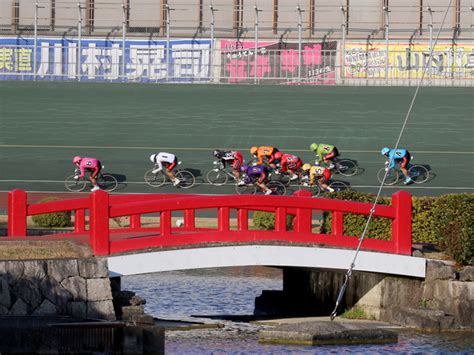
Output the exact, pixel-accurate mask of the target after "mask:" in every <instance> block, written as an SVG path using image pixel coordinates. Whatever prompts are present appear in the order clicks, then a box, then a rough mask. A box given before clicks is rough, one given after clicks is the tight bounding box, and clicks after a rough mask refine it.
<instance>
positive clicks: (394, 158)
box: [380, 147, 413, 185]
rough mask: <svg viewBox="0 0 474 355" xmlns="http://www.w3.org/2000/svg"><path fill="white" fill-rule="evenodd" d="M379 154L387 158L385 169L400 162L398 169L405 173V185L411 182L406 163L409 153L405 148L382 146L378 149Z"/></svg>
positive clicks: (407, 162)
mask: <svg viewBox="0 0 474 355" xmlns="http://www.w3.org/2000/svg"><path fill="white" fill-rule="evenodd" d="M380 154H382V155H383V156H385V157H387V158H388V162H386V163H385V165H387V167H386V170H389V169H393V168H395V165H396V164H400V170H401V171H402V173H403V175H405V181H404V182H403V183H404V184H405V185H408V184H410V183H412V182H413V180H412V179H411V178H410V176H409V175H408V170H407V168H408V164H409V163H410V159H411V155H410V153H409V152H408V150H406V149H396V150H395V149H390V148H388V147H383V148H382V150H381V151H380Z"/></svg>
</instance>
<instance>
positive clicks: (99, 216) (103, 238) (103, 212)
mask: <svg viewBox="0 0 474 355" xmlns="http://www.w3.org/2000/svg"><path fill="white" fill-rule="evenodd" d="M89 198H90V226H89V229H90V231H89V242H90V245H91V247H92V251H93V253H94V255H96V256H97V255H109V254H110V243H109V194H108V193H107V192H105V191H102V190H99V191H95V192H93V193H92V194H91V195H90V197H89Z"/></svg>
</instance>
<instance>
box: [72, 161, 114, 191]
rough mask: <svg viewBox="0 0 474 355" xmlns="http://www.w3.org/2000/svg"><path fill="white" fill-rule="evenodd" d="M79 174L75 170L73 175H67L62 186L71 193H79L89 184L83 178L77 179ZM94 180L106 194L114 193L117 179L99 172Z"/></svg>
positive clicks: (78, 171) (86, 179) (88, 181)
mask: <svg viewBox="0 0 474 355" xmlns="http://www.w3.org/2000/svg"><path fill="white" fill-rule="evenodd" d="M103 168H104V166H103V165H102V169H103ZM80 174H81V171H80V170H79V169H75V170H74V174H73V175H69V176H68V177H66V179H65V180H64V186H65V187H66V189H67V190H69V191H71V192H80V191H83V190H84V189H85V188H86V186H87V184H88V183H90V180H89V179H88V178H86V177H85V176H84V177H82V178H78V177H79V175H80ZM96 180H97V185H98V186H99V187H100V189H101V190H104V191H107V192H112V191H114V190H115V189H116V188H117V186H118V182H117V179H116V178H115V177H114V176H113V175H111V174H107V173H101V172H100V173H99V174H98V175H97V177H96ZM91 185H92V184H91Z"/></svg>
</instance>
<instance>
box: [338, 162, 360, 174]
mask: <svg viewBox="0 0 474 355" xmlns="http://www.w3.org/2000/svg"><path fill="white" fill-rule="evenodd" d="M336 170H337V172H338V173H339V174H341V175H344V176H353V175H355V174H357V165H356V164H355V163H354V162H353V161H351V160H347V159H343V160H338V161H337V162H336Z"/></svg>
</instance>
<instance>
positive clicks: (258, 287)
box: [122, 267, 474, 355]
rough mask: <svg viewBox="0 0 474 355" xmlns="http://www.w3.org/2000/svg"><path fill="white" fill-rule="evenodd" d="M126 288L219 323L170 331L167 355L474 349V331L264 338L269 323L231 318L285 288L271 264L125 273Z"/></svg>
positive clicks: (192, 317)
mask: <svg viewBox="0 0 474 355" xmlns="http://www.w3.org/2000/svg"><path fill="white" fill-rule="evenodd" d="M122 289H123V290H129V291H134V292H136V293H137V295H139V296H140V297H142V298H145V299H146V300H147V303H146V306H145V309H146V312H147V313H149V314H152V315H154V316H155V317H156V318H159V319H164V320H181V321H191V322H196V321H197V322H200V321H203V322H205V323H207V324H211V326H212V325H214V327H213V328H206V329H194V330H185V331H183V330H167V331H166V343H165V346H166V354H214V355H217V354H315V353H318V354H319V353H341V352H345V353H347V352H350V353H361V354H362V353H363V354H366V353H373V354H375V353H394V352H397V353H465V354H474V333H442V334H438V333H436V334H433V333H431V334H426V333H425V334H423V333H419V332H414V331H401V332H400V334H399V341H398V343H396V344H386V345H347V346H340V345H332V346H314V347H313V346H287V345H262V344H259V343H258V331H259V330H260V329H263V328H264V327H265V326H264V325H256V324H254V323H247V322H235V321H229V320H225V319H228V318H229V317H228V316H250V315H252V314H253V310H254V300H255V297H257V296H259V295H260V294H261V292H262V290H281V289H282V274H281V271H280V270H278V269H273V268H265V267H246V268H221V269H202V270H186V271H174V272H163V273H155V274H146V275H137V276H128V277H123V278H122Z"/></svg>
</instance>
